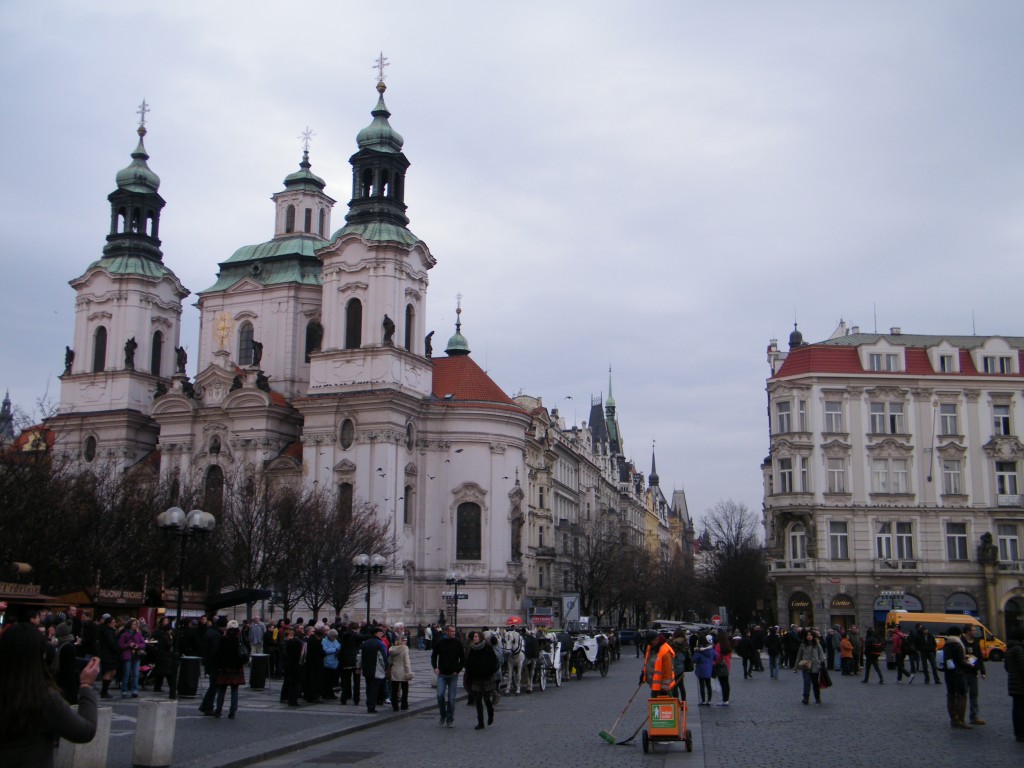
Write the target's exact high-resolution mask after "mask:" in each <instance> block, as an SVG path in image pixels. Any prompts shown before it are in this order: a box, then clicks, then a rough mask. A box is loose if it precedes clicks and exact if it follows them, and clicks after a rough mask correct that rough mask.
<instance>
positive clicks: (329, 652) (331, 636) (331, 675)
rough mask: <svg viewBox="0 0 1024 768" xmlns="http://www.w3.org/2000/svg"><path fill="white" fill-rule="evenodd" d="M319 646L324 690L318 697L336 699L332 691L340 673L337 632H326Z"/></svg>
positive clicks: (339, 645) (330, 630) (339, 646)
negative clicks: (320, 647) (321, 649)
mask: <svg viewBox="0 0 1024 768" xmlns="http://www.w3.org/2000/svg"><path fill="white" fill-rule="evenodd" d="M320 645H321V646H322V647H323V650H324V689H323V691H322V692H321V694H320V695H321V698H324V699H336V698H338V696H337V694H336V693H335V692H334V689H335V687H337V685H338V680H339V675H340V673H341V668H340V664H341V661H340V654H341V641H339V640H338V630H336V629H329V630H327V636H326V637H324V639H323V640H322V641H321V643H320Z"/></svg>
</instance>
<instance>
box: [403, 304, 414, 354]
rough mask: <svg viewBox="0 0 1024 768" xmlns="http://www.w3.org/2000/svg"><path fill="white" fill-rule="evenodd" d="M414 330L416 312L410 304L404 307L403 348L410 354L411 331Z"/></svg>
mask: <svg viewBox="0 0 1024 768" xmlns="http://www.w3.org/2000/svg"><path fill="white" fill-rule="evenodd" d="M415 328H416V310H415V309H413V306H412V304H406V305H405V348H406V350H408V351H409V352H412V337H413V331H414V330H415Z"/></svg>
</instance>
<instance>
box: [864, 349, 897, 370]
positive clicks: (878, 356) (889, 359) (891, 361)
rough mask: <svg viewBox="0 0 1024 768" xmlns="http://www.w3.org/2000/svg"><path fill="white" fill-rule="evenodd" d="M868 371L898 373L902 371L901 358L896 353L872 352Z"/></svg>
mask: <svg viewBox="0 0 1024 768" xmlns="http://www.w3.org/2000/svg"><path fill="white" fill-rule="evenodd" d="M868 369H869V370H872V371H898V370H900V356H899V355H898V354H896V353H894V352H884V353H883V352H872V353H871V354H869V355H868Z"/></svg>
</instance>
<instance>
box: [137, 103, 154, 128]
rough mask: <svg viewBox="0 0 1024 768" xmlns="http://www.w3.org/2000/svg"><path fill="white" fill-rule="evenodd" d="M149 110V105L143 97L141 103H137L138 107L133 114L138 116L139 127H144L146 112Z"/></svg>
mask: <svg viewBox="0 0 1024 768" xmlns="http://www.w3.org/2000/svg"><path fill="white" fill-rule="evenodd" d="M149 111H150V110H149V105H148V104H146V100H145V99H143V100H142V103H141V104H139V108H138V109H136V110H135V114H136V115H138V116H139V128H145V127H146V113H147V112H149Z"/></svg>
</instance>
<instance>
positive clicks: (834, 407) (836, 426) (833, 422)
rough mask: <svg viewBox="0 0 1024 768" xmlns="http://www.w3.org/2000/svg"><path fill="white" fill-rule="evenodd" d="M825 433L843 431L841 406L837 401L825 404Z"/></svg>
mask: <svg viewBox="0 0 1024 768" xmlns="http://www.w3.org/2000/svg"><path fill="white" fill-rule="evenodd" d="M825 431H826V432H842V431H843V404H842V403H841V402H839V401H837V400H830V401H828V402H826V403H825Z"/></svg>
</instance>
